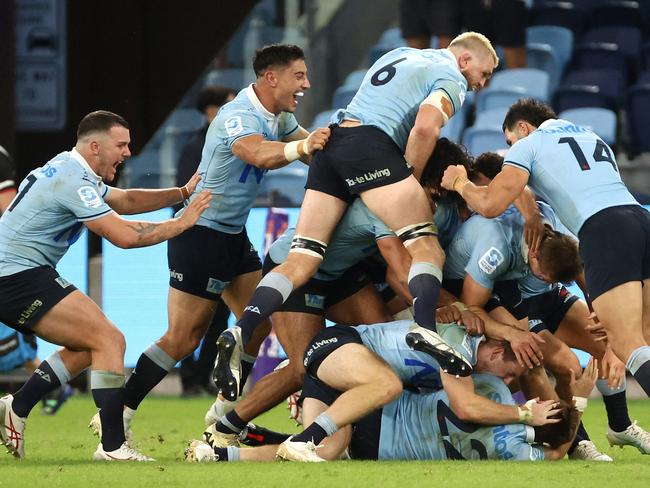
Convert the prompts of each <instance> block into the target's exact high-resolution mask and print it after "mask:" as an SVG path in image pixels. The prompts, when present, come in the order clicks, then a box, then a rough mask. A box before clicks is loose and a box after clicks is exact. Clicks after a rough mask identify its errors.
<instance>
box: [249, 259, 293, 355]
mask: <svg viewBox="0 0 650 488" xmlns="http://www.w3.org/2000/svg"><path fill="white" fill-rule="evenodd" d="M292 291H293V284H292V283H291V280H289V278H287V277H286V276H284V275H283V274H282V273H274V272H270V273H268V274H267V275H266V276H264V278H262V280H261V281H260V283H259V284H258V285H257V288H256V289H255V292H254V293H253V296H252V297H251V299H250V301H249V302H248V306H247V307H246V308H245V309H244V313H243V314H242V316H241V317H240V319H239V321H238V322H237V325H238V326H239V327H241V330H242V341H243V343H244V346H246V345H247V344H248V343H249V342H250V340H251V337H252V336H253V332H254V331H255V328H256V327H257V325H258V324H259V323H260V322H262V321H263V320H264V319H266V318H267V317H269V316H270V315H271V314H272V313H273V312H275V311H276V310H277V309H279V308H280V306H282V304H283V303H284V302H285V301H286V300H287V298H289V295H291V292H292Z"/></svg>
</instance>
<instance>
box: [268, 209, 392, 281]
mask: <svg viewBox="0 0 650 488" xmlns="http://www.w3.org/2000/svg"><path fill="white" fill-rule="evenodd" d="M295 231H296V230H295V229H289V230H287V232H285V233H284V234H283V235H282V236H280V238H278V240H276V241H275V242H274V243H273V244H272V245H271V247H270V248H269V256H270V257H271V259H272V260H273V262H275V263H277V264H280V263H283V262H284V261H285V260H286V259H287V255H288V254H289V248H290V247H291V239H293V236H294V234H295ZM384 237H395V234H394V233H393V232H392V231H391V230H390V229H389V228H388V227H387V226H386V224H384V223H383V222H382V221H381V220H379V218H377V217H376V216H375V214H373V213H372V212H371V211H370V210H369V209H368V207H366V206H365V205H364V203H363V202H362V201H361V199H360V198H357V199H355V201H354V203H353V204H352V205H351V206H350V207H348V210H347V211H346V212H345V214H344V215H343V218H342V219H341V221H340V222H339V223H338V225H337V226H336V230H335V231H334V234H333V235H332V239H331V240H330V243H329V245H328V246H327V252H326V253H325V259H323V262H322V263H321V265H320V267H319V268H318V272H317V273H316V274H315V275H314V277H315V278H316V279H319V280H324V281H331V280H335V279H337V278H340V277H341V276H342V275H343V273H345V272H346V271H347V270H348V269H350V268H351V267H352V266H354V265H355V264H357V263H359V262H360V261H362V260H363V259H365V258H367V257H368V256H372V255H373V254H374V253H375V252H376V251H377V245H376V241H378V240H379V239H383V238H384Z"/></svg>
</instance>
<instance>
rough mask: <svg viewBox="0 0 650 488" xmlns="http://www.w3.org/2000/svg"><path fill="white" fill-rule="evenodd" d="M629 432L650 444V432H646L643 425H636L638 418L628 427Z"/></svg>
mask: <svg viewBox="0 0 650 488" xmlns="http://www.w3.org/2000/svg"><path fill="white" fill-rule="evenodd" d="M628 434H629V435H630V436H631V437H634V438H635V439H637V440H639V441H641V442H647V443H648V444H650V432H646V431H645V430H643V429H642V428H641V427H639V426H638V425H636V420H635V421H634V422H632V425H630V427H628Z"/></svg>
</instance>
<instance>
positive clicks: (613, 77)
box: [555, 69, 625, 111]
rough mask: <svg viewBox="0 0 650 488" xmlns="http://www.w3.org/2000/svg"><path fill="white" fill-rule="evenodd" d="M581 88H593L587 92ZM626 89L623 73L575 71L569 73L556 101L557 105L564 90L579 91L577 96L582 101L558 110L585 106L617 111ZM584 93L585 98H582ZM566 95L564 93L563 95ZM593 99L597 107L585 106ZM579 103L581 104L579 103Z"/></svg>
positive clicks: (556, 96) (608, 70)
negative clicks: (588, 100)
mask: <svg viewBox="0 0 650 488" xmlns="http://www.w3.org/2000/svg"><path fill="white" fill-rule="evenodd" d="M579 87H591V88H588V89H587V90H583V89H579ZM624 87H625V79H624V77H623V74H621V72H619V71H616V70H611V69H601V70H595V69H585V70H574V71H570V72H569V73H567V75H566V76H565V78H564V81H563V83H562V85H561V86H560V88H559V89H558V91H557V92H556V95H555V99H556V103H557V99H558V94H559V92H560V91H562V90H566V89H577V91H576V96H577V97H579V98H580V100H576V103H574V104H570V106H567V105H562V106H561V108H560V107H556V109H557V110H559V111H562V110H567V109H569V108H578V107H585V106H587V107H588V106H592V107H603V108H611V109H612V110H616V108H617V107H618V105H619V102H620V96H621V93H623V88H624ZM594 88H595V89H594ZM580 93H582V94H583V95H584V96H581V95H580ZM587 93H592V96H590V95H587ZM564 94H566V93H565V92H563V95H564ZM589 98H591V99H593V101H594V103H596V104H595V105H584V104H583V103H584V102H586V101H587V99H589ZM578 102H579V103H578Z"/></svg>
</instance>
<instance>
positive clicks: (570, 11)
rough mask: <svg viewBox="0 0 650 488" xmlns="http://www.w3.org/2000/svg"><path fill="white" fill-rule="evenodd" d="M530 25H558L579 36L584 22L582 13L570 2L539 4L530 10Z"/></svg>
mask: <svg viewBox="0 0 650 488" xmlns="http://www.w3.org/2000/svg"><path fill="white" fill-rule="evenodd" d="M529 18H530V24H531V25H559V26H561V27H566V28H567V29H570V30H571V31H572V32H573V34H574V35H580V33H581V32H582V28H583V25H584V21H585V15H584V12H582V11H580V10H579V9H577V8H576V7H575V6H574V5H573V4H572V3H570V2H541V3H540V4H536V5H534V6H533V8H531V9H530V15H529Z"/></svg>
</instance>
